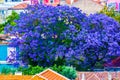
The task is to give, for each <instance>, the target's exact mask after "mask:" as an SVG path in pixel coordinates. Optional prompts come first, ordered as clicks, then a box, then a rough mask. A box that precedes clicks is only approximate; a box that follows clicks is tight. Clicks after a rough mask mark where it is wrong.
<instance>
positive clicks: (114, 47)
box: [60, 14, 120, 68]
mask: <svg viewBox="0 0 120 80" xmlns="http://www.w3.org/2000/svg"><path fill="white" fill-rule="evenodd" d="M86 23H88V24H87V25H85V27H84V28H82V29H81V31H80V32H79V33H77V34H76V31H78V30H76V28H75V26H73V27H72V30H71V29H69V31H67V33H66V34H67V36H66V37H68V35H69V37H70V38H69V39H70V40H71V41H72V42H71V44H70V46H69V48H67V49H68V50H66V49H65V50H64V51H67V52H65V53H66V57H67V58H66V59H67V61H70V62H69V63H71V64H72V65H76V64H77V67H78V68H80V67H82V68H86V67H87V68H95V67H96V68H97V67H99V64H103V63H104V62H106V61H108V60H110V59H111V58H112V57H115V56H119V55H120V24H119V23H118V22H116V21H115V20H114V19H112V18H110V17H108V16H106V15H103V14H93V15H90V16H88V21H87V22H86ZM61 49H63V48H61ZM60 52H62V51H60ZM65 53H64V54H65ZM101 67H102V66H101Z"/></svg>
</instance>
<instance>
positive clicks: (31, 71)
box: [18, 65, 77, 79]
mask: <svg viewBox="0 0 120 80" xmlns="http://www.w3.org/2000/svg"><path fill="white" fill-rule="evenodd" d="M45 69H47V67H45V68H43V67H41V66H35V67H32V66H29V67H28V68H24V67H20V68H19V69H18V71H21V72H22V73H23V74H24V75H35V74H37V73H40V72H42V71H43V70H45ZM50 69H52V70H54V71H56V72H58V73H60V74H62V75H63V76H66V77H68V78H69V79H75V78H76V77H77V72H76V70H75V69H73V68H72V67H67V66H57V65H54V66H52V67H50Z"/></svg>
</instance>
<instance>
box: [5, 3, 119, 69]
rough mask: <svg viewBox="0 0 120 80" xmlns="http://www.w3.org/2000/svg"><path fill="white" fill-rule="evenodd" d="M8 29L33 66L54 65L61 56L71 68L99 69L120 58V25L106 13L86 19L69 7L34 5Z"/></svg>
mask: <svg viewBox="0 0 120 80" xmlns="http://www.w3.org/2000/svg"><path fill="white" fill-rule="evenodd" d="M15 22H16V23H17V25H16V26H10V25H8V26H6V27H5V31H6V33H11V34H12V35H15V36H16V39H13V40H12V42H11V44H12V46H18V47H19V49H20V60H22V61H23V63H27V64H30V65H40V66H51V65H53V64H54V63H55V61H56V60H57V58H58V57H60V58H61V59H65V60H66V64H67V65H69V64H70V65H79V66H81V67H82V66H83V67H88V66H89V67H95V66H96V63H97V62H104V61H106V60H107V59H110V57H111V56H115V55H120V24H119V23H117V22H116V21H115V20H113V19H112V18H110V17H108V16H106V15H103V14H93V15H89V16H86V15H85V14H84V13H82V12H81V10H80V9H78V8H75V7H68V6H57V7H53V6H46V5H36V6H30V7H28V9H27V10H26V11H25V12H23V13H21V14H20V19H18V20H16V21H15Z"/></svg>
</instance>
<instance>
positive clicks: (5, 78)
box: [0, 75, 32, 80]
mask: <svg viewBox="0 0 120 80" xmlns="http://www.w3.org/2000/svg"><path fill="white" fill-rule="evenodd" d="M31 78H32V76H23V75H22V76H21V75H0V80H30V79H31Z"/></svg>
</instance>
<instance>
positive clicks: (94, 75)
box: [76, 71, 120, 80]
mask: <svg viewBox="0 0 120 80" xmlns="http://www.w3.org/2000/svg"><path fill="white" fill-rule="evenodd" d="M83 74H84V78H85V80H109V78H110V76H111V78H112V79H113V78H116V79H117V80H120V72H106V71H104V72H78V78H77V79H76V80H82V75H83Z"/></svg>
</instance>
